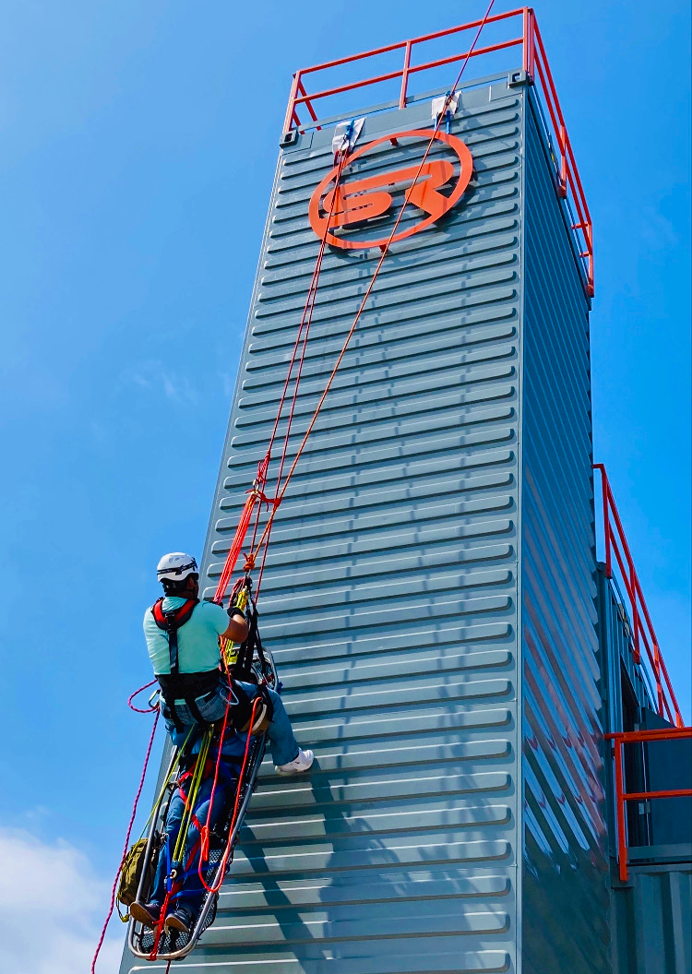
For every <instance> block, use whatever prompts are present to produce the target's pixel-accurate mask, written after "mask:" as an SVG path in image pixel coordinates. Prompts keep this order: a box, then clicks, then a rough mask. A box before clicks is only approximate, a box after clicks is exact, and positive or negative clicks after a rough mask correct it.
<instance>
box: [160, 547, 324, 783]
mask: <svg viewBox="0 0 692 974" xmlns="http://www.w3.org/2000/svg"><path fill="white" fill-rule="evenodd" d="M157 575H158V578H159V581H160V582H161V584H162V585H163V591H164V595H163V597H162V598H160V599H158V600H157V601H156V602H155V603H154V605H153V606H152V607H151V608H150V609H147V611H146V613H145V615H144V635H145V637H146V641H147V649H148V651H149V658H150V660H151V663H152V665H153V667H154V674H155V675H156V679H157V680H158V681H159V685H160V688H161V695H162V697H163V702H164V706H163V708H162V714H163V717H164V719H165V721H166V726H167V728H168V731H169V732H170V734H171V737H172V738H173V742H174V743H176V744H178V743H181V741H182V739H183V738H184V736H185V735H186V734H187V732H188V731H189V729H190V727H191V726H193V725H198V726H201V727H206V726H208V725H209V724H213V723H215V722H216V721H220V720H223V718H224V715H225V713H226V706H227V704H228V703H229V700H230V706H229V718H230V721H231V723H232V726H233V728H234V729H235V731H237V732H242V731H244V730H245V729H246V725H247V722H248V720H249V717H250V712H251V709H252V701H253V700H254V699H255V697H256V696H257V695H258V694H262V696H263V697H264V698H265V703H266V711H267V716H268V718H269V719H270V721H271V722H270V723H269V726H268V728H267V739H268V742H269V749H270V751H271V755H272V759H273V761H274V765H275V770H276V772H277V774H281V775H291V774H298V773H300V772H301V771H307V770H308V769H309V768H310V767H311V765H312V762H313V760H314V755H313V753H312V751H303V750H302V749H301V748H300V747H299V746H298V742H297V741H296V739H295V735H294V733H293V728H292V727H291V721H290V719H289V717H288V714H287V713H286V708H285V707H284V705H283V701H282V700H281V697H280V696H279V694H278V693H276V691H275V690H272V689H271V688H269V687H257V686H255V685H254V684H252V683H245V682H241V681H240V680H233V681H232V687H231V688H229V685H228V681H227V679H226V677H225V676H224V674H223V673H222V671H221V667H220V649H219V637H222V638H226V639H230V640H232V641H233V642H236V643H241V642H242V641H243V640H244V639H245V638H246V637H247V634H248V625H247V622H246V619H245V613H244V612H243V611H242V610H241V609H240V608H238V607H237V606H235V605H233V606H231V608H229V610H228V612H227V611H226V610H225V609H223V608H222V607H221V606H220V605H216V604H214V603H213V602H204V601H202V602H201V601H200V600H199V599H198V595H199V570H198V568H197V562H196V561H195V559H194V558H193V557H192V556H191V555H187V554H185V553H183V552H180V551H174V552H172V553H170V554H167V555H164V556H163V558H162V559H161V560H160V561H159V564H158V566H157Z"/></svg>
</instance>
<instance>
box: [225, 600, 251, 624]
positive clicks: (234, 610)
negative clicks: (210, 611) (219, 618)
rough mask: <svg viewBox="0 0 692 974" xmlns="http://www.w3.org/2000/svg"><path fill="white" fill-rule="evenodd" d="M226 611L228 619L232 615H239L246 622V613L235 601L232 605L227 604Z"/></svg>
mask: <svg viewBox="0 0 692 974" xmlns="http://www.w3.org/2000/svg"><path fill="white" fill-rule="evenodd" d="M227 612H228V618H229V619H232V618H233V616H241V618H242V619H244V620H245V622H247V613H246V612H245V611H244V610H243V609H241V608H240V607H239V606H237V605H236V604H235V603H234V604H233V605H229V607H228V609H227Z"/></svg>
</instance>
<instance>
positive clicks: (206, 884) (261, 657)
mask: <svg viewBox="0 0 692 974" xmlns="http://www.w3.org/2000/svg"><path fill="white" fill-rule="evenodd" d="M494 2H495V0H490V2H489V4H488V7H487V9H486V12H485V14H484V16H483V19H482V21H480V23H479V27H478V30H477V32H476V35H475V37H474V39H473V42H472V44H471V46H470V48H469V50H468V52H467V54H466V57H465V59H464V61H463V63H462V65H461V68H460V70H459V73H458V75H457V77H456V79H455V81H454V84H453V85H452V86H451V88H450V90H449V92H448V94H447V95H446V97H445V100H444V102H443V104H442V106H441V110H440V111H439V113H438V114H437V121H436V124H435V127H434V129H433V132H432V134H431V137H430V141H429V142H428V145H427V147H426V149H425V152H424V154H423V158H422V160H421V162H420V165H419V167H418V169H417V172H416V174H415V176H414V179H413V184H412V187H411V189H413V187H415V185H416V184H417V182H418V180H419V179H420V177H421V174H422V172H423V169H424V167H425V163H426V161H427V159H428V156H429V154H430V151H431V149H432V146H433V143H434V142H435V138H436V136H437V133H438V131H439V129H440V126H441V125H442V124H443V123H444V124H445V125H446V126H447V128H449V125H450V122H451V116H452V114H453V113H454V111H455V109H456V104H455V105H454V108H451V106H452V103H453V101H454V100H455V99H456V97H457V96H456V89H457V86H458V84H459V82H460V81H461V78H462V76H463V74H464V71H465V68H466V65H467V64H468V62H469V59H470V57H471V56H472V54H473V52H474V49H475V46H476V44H477V42H478V39H479V37H480V35H481V32H482V30H483V28H484V26H485V24H486V22H487V20H488V17H489V16H490V12H491V10H492V8H493V5H494ZM358 122H359V123H360V125H358V123H355V122H354V121H353V120H351V121H350V122H348V123H346V124H345V126H344V129H343V133H341V132H337V133H335V139H334V144H333V149H334V152H335V168H336V173H335V177H334V179H333V182H334V189H333V191H332V192H331V194H330V197H331V200H330V204H329V212H328V214H327V219H326V221H325V229H324V233H323V236H322V238H321V241H320V247H319V250H318V254H317V258H316V261H315V267H314V270H313V274H312V279H311V281H310V285H309V288H308V294H307V298H306V301H305V306H304V308H303V312H302V315H301V319H300V324H299V327H298V332H297V335H296V340H295V343H294V346H293V352H292V355H291V359H290V363H289V367H288V371H287V375H286V379H285V382H284V386H283V390H282V394H281V397H280V400H279V406H278V410H277V415H276V419H275V421H274V425H273V429H272V432H271V436H270V439H269V444H268V447H267V451H266V454H265V456H264V458H263V459H262V460H261V461H260V462H259V464H258V467H257V475H256V477H255V480H254V482H253V484H252V487H251V488H250V490H249V491H248V496H247V499H246V501H245V504H244V506H243V509H242V512H241V515H240V518H239V521H238V526H237V528H236V532H235V535H234V537H233V540H232V542H231V545H230V548H229V551H228V554H227V556H226V561H225V563H224V567H223V570H222V572H221V576H220V578H219V582H218V585H217V589H216V593H215V596H214V601H215V602H217V603H218V604H222V603H223V600H224V598H225V596H226V593H227V590H228V586H229V584H230V581H231V578H232V577H233V573H234V571H235V568H236V564H237V561H238V558H239V557H240V554H241V551H242V549H243V546H244V544H245V539H246V536H247V534H248V531H249V529H250V525H251V524H252V523H253V520H254V526H253V532H252V538H251V543H250V548H249V551H248V552H247V554H246V557H245V564H244V572H245V578H244V579H241V581H240V582H239V583H237V584H236V586H235V588H234V590H233V593H234V598H235V599H236V600H237V604H238V605H240V606H241V607H245V606H247V607H248V609H249V610H250V612H249V616H250V618H249V632H248V637H247V639H246V641H245V643H244V644H243V645H242V646H241V647H239V649H238V651H237V652H234V648H233V646H231V645H229V644H228V643H227V642H226V641H222V643H223V645H222V646H221V659H222V664H223V669H224V674H225V677H226V680H227V683H228V690H229V698H228V702H227V705H226V709H225V714H224V718H223V723H222V726H221V730H220V734H219V739H218V744H217V746H216V756H215V761H214V779H213V782H212V788H211V792H210V797H209V808H208V812H207V819H206V823H205V824H204V825H202V826H201V828H200V829H199V833H200V835H199V840H198V844H196V847H195V848H193V850H186V849H185V848H184V843H185V839H186V834H187V828H185V829H183V827H182V825H181V828H180V830H179V833H178V838H177V841H176V848H175V849H174V854H173V859H172V861H171V866H170V875H169V876H168V879H167V887H168V888H167V891H166V898H165V902H164V905H163V908H162V910H161V916H160V919H159V922H158V923H157V925H156V928H155V930H154V931H152V930H151V929H149V928H147V927H143V926H142V925H141V924H139V923H137V922H135V921H132V920H130V926H129V933H128V945H129V948H130V950H131V951H132V952H133V953H134V954H135V955H136V956H138V957H141V958H144V959H147V960H155V959H156V958H157V957H158V958H160V959H162V960H167V961H168V964H169V966H170V963H171V961H172V960H174V959H178V958H181V957H184V956H185V955H186V954H188V953H189V952H190V951H191V950H192V948H193V947H194V945H195V944H196V942H197V940H198V939H199V936H200V934H201V933H202V932H203V931H204V930H205V929H206V928H207V927H208V926H209V924H211V923H212V922H213V920H214V917H215V915H216V902H217V897H218V891H219V889H220V887H221V884H222V883H223V879H224V875H225V873H226V870H227V868H228V865H229V863H230V861H231V858H232V855H233V848H234V846H235V843H236V841H237V836H238V832H239V829H240V826H241V825H242V822H243V819H244V815H245V812H246V810H247V807H248V804H249V801H250V797H251V795H252V791H253V790H254V788H255V785H256V780H257V775H258V772H259V767H260V764H261V763H262V758H263V756H264V750H265V746H266V739H265V735H264V734H263V733H261V731H260V730H259V728H261V727H262V725H263V724H266V722H267V714H266V713H264V714H261V713H260V710H259V708H265V707H266V705H267V700H268V696H267V694H266V692H265V693H262V688H266V686H272V687H273V688H274V689H278V688H280V684H279V683H278V679H277V675H276V668H275V666H274V663H273V659H272V657H271V653H269V652H268V651H267V650H265V649H264V648H263V647H262V643H261V639H260V638H259V633H258V631H257V611H256V601H257V599H258V597H259V591H260V587H261V582H262V577H263V574H264V568H265V564H266V558H267V552H268V548H269V541H270V537H271V531H272V526H273V523H274V519H275V517H276V513H277V510H278V508H279V506H280V504H281V502H282V500H283V498H284V496H285V494H286V490H287V488H288V485H289V483H290V481H291V479H292V477H293V474H294V473H295V470H296V467H297V465H298V463H299V461H300V458H301V456H302V454H303V451H304V450H305V446H306V444H307V442H308V439H309V437H310V435H311V433H312V431H313V429H314V426H315V423H316V422H317V419H318V417H319V414H320V412H321V409H322V407H323V405H324V402H325V400H326V398H327V396H328V394H329V391H330V389H331V387H332V384H333V382H334V379H335V377H336V375H337V372H338V370H339V368H340V366H341V363H342V361H343V359H344V356H345V355H346V352H347V351H348V348H349V345H350V342H351V339H352V337H353V334H354V332H355V330H356V328H357V326H358V323H359V321H360V319H361V317H362V314H363V311H364V310H365V307H366V305H367V303H368V300H369V298H370V295H371V293H372V290H373V288H374V285H375V282H376V280H377V277H378V275H379V273H380V270H381V268H382V265H383V263H384V260H385V258H386V257H387V254H388V253H389V248H390V245H391V243H392V241H393V239H394V237H395V236H396V233H397V230H398V228H399V225H400V223H401V220H402V218H403V215H404V211H405V209H406V206H407V204H408V202H409V200H410V198H411V190H409V191H408V192H407V193H406V194H405V195H404V201H403V204H402V206H401V208H400V210H399V213H398V215H397V218H396V220H395V223H394V226H393V228H392V230H391V232H390V234H389V237H388V239H387V241H386V242H385V243H384V244H382V245H381V251H382V252H381V255H380V258H379V260H378V262H377V265H376V266H375V269H374V271H373V274H372V277H371V279H370V281H369V283H368V286H367V288H366V290H365V292H364V294H363V297H362V300H361V302H360V304H359V306H358V309H357V311H356V314H355V317H354V319H353V321H352V323H351V326H350V328H349V330H348V332H347V334H346V336H345V339H344V342H343V345H342V348H341V350H340V352H339V354H338V356H337V358H336V361H335V363H334V366H333V369H332V371H331V373H330V375H329V377H328V379H327V382H326V384H325V387H324V390H323V392H322V394H321V396H320V398H319V400H318V402H317V405H316V407H315V410H314V412H313V414H312V417H311V418H310V421H309V423H308V425H307V428H306V430H305V432H304V434H303V436H302V438H301V440H300V443H299V445H298V447H297V449H296V452H295V454H294V457H293V460H292V462H291V465H290V467H289V469H288V471H287V472H286V474H285V475H284V466H285V464H286V458H287V454H288V447H289V442H290V436H291V429H292V425H293V419H294V415H295V407H296V402H297V399H298V392H299V387H300V382H301V378H302V372H303V365H304V361H305V356H306V349H307V343H308V338H309V332H310V325H311V322H312V316H313V311H314V308H315V302H316V296H317V291H318V287H319V278H320V273H321V269H322V263H323V259H324V254H325V251H326V246H327V239H328V234H329V229H330V225H331V221H332V217H333V216H334V213H335V208H336V201H337V199H338V198H339V196H340V194H339V189H340V186H341V178H342V174H343V170H344V167H345V164H346V161H347V158H348V155H349V153H350V151H351V149H352V147H353V145H354V144H355V141H356V139H357V138H358V135H359V134H360V129H361V128H362V121H361V120H358ZM356 128H357V131H356ZM337 136H338V138H337ZM294 370H295V374H294ZM291 382H293V390H292V394H291V396H290V399H289V396H288V391H289V388H290V385H291ZM287 401H288V406H287V414H286V416H285V417H284V408H285V407H286V404H287ZM284 418H285V429H284V433H283V448H282V451H281V455H280V457H279V465H278V474H277V479H276V486H275V489H274V492H273V496H272V497H269V496H267V493H266V486H267V480H268V474H269V468H270V464H271V461H272V459H273V455H272V451H273V447H274V443H275V440H276V438H277V434H278V431H279V427H280V425H281V422H282V420H283V419H284ZM263 509H266V511H267V517H266V521H265V523H264V525H263V526H261V515H262V511H263ZM260 528H261V530H260ZM260 556H261V562H260V570H259V576H258V581H257V588H256V592H255V596H254V600H253V598H252V593H251V584H252V583H251V578H250V573H251V572H252V571H253V569H254V568H255V566H256V563H257V561H258V559H259V558H260ZM183 609H185V606H183ZM193 609H194V605H193V606H192V609H190V611H192V610H193ZM161 614H162V615H163V616H164V618H163V619H162V621H164V622H167V623H169V628H168V632H169V640H170V638H171V636H172V637H173V641H174V643H175V662H176V669H175V672H174V667H173V662H174V659H173V649H172V650H171V676H172V677H173V679H174V680H175V678H176V677H177V678H180V676H181V674H180V673H179V672H178V670H177V630H178V629H179V628H180V625H182V624H183V623H178V624H177V625H176V624H175V623H176V621H177V620H176V619H175V618H173V619H172V620H167V619H166V618H165V617H166V613H162V612H161ZM154 617H155V618H156V615H155V616H154ZM171 621H172V623H173V624H172V625H170V622H171ZM157 625H159V622H158V621H157ZM253 627H254V628H253ZM161 628H166V627H165V626H161ZM232 669H233V670H234V672H237V674H238V675H241V674H242V676H243V679H245V678H246V677H247V676H248V675H251V676H253V677H254V679H253V680H252V682H255V683H256V684H257V685H258V687H259V688H260V693H259V694H258V695H257V696H256V697H255V699H254V700H253V701H252V710H251V714H250V721H249V728H250V730H249V732H248V734H247V740H246V745H245V751H244V755H243V761H242V765H241V768H240V773H239V775H238V779H237V786H236V797H235V802H234V805H233V811H232V814H230V816H226V821H225V823H224V826H223V827H222V828H220V829H219V828H218V827H217V829H215V830H212V829H211V828H210V823H211V818H212V808H213V803H214V796H215V791H216V788H217V785H218V780H219V775H220V773H221V766H222V761H221V754H222V750H223V742H224V738H225V734H226V731H227V729H228V727H229V721H228V718H229V709H230V707H231V701H232V697H233V678H232V676H231V670H232ZM217 679H218V676H217ZM154 682H155V681H154ZM152 685H153V683H152V684H147V685H146V686H145V687H142V688H141V689H140V690H138V691H136V693H135V694H133V695H132V697H131V698H130V706H131V707H132V709H134V710H138V708H135V707H134V706H133V705H132V699H133V698H134V697H136V696H137V694H138V693H140V692H141V691H142V690H144V689H147V688H148V687H149V686H152ZM169 689H170V688H169ZM162 692H163V695H164V698H166V697H167V691H166V689H165V688H164V687H163V685H162ZM182 698H183V699H186V700H187V694H184V695H183V697H182ZM178 699H181V698H178ZM166 702H167V704H168V703H169V701H168V699H166ZM169 706H170V704H169ZM191 709H192V708H191ZM149 710H150V711H157V710H158V708H157V707H156V706H151V707H150V708H149ZM139 712H140V713H141V712H145V713H146V712H148V711H142V710H139ZM171 712H172V713H173V711H171ZM192 712H193V716H194V711H192ZM173 716H174V720H176V719H177V718H176V716H175V714H173ZM158 717H159V713H158V712H157V713H156V718H155V721H154V728H153V731H152V737H151V739H150V742H149V748H148V751H147V757H146V761H145V766H144V773H143V775H142V779H141V781H140V786H139V789H138V792H137V797H136V799H135V805H134V809H133V813H132V817H131V820H130V824H129V827H128V831H127V838H126V843H125V850H124V852H123V856H122V859H121V864H120V868H119V870H118V874H117V876H116V881H115V883H114V886H113V891H112V895H111V909H110V912H109V914H108V918H107V920H106V925H104V929H103V932H102V934H101V939H100V941H99V945H98V948H97V951H96V955H95V957H94V960H93V963H92V968H91V970H92V974H95V965H96V959H97V957H98V953H99V950H100V948H101V945H102V943H103V939H104V937H105V930H106V926H107V923H108V920H110V917H111V915H112V912H113V906H114V902H115V895H116V889H117V884H118V878H119V876H120V873H121V870H122V867H123V865H124V863H125V860H126V857H127V853H128V848H129V841H130V833H131V831H132V825H133V823H134V819H135V815H136V811H137V804H138V801H139V796H140V794H141V791H142V786H143V783H144V775H145V773H146V768H147V765H148V761H149V756H150V754H151V747H152V744H153V735H154V732H155V730H156V725H157V722H158ZM258 718H259V719H258ZM268 719H269V720H270V719H271V715H269V717H268ZM256 728H258V731H256ZM213 733H214V732H213V730H212V729H211V728H210V729H208V730H207V731H206V733H205V738H204V740H205V741H208V743H207V745H206V753H205V756H204V763H203V764H202V763H201V755H202V750H203V748H200V753H199V755H198V758H197V762H196V765H195V772H193V776H192V781H191V786H190V789H189V791H188V792H187V794H186V800H185V814H186V815H187V821H188V825H189V822H190V821H191V816H193V815H194V800H195V798H196V795H197V794H198V792H199V786H200V783H201V781H202V772H203V770H204V767H205V766H206V764H207V759H208V753H209V748H210V746H211V739H212V735H213ZM183 749H184V748H183ZM179 757H180V752H174V754H173V756H172V757H171V761H170V764H169V770H168V773H167V775H166V782H165V784H164V787H163V789H162V791H161V793H160V796H159V798H158V799H157V802H156V803H155V806H154V808H153V809H152V814H151V816H150V822H149V826H148V829H149V831H148V835H147V844H146V857H147V861H151V857H152V856H153V855H155V854H156V851H157V846H156V841H157V836H159V835H160V834H161V832H162V830H163V826H164V824H165V814H166V809H167V807H168V801H167V800H166V799H167V798H168V799H169V800H170V797H171V794H172V793H171V788H172V787H173V775H174V766H175V762H176V761H178V760H179ZM198 767H201V769H202V770H201V771H199V773H197V768H198ZM196 824H197V825H199V824H200V823H198V822H197V823H196ZM181 836H182V839H181ZM181 842H182V843H183V846H182V848H179V846H180V843H181ZM176 854H177V855H178V856H179V857H180V858H179V859H178V858H176ZM186 854H187V855H186ZM167 855H168V851H167ZM185 855H186V858H185V859H183V857H184V856H185ZM197 855H199V861H198V866H197V872H198V878H199V880H200V881H201V883H202V886H203V888H204V890H205V894H206V895H205V897H204V900H203V903H202V906H201V908H200V910H199V912H198V914H197V917H196V919H195V922H194V925H193V928H192V929H191V930H190V931H189V932H188V933H184V934H183V933H181V932H180V931H171V930H169V929H168V928H165V927H164V920H165V916H166V912H167V909H168V906H169V904H170V902H171V900H172V899H175V898H176V896H177V895H178V893H179V892H180V884H181V883H182V882H183V880H184V878H185V876H186V870H188V869H189V868H190V865H191V863H192V862H193V861H194V859H195V857H196V856H197ZM183 864H184V869H183V872H182V874H180V873H179V872H178V870H179V868H180V866H181V865H183ZM146 865H147V863H146V862H145V863H144V864H143V866H142V868H141V871H140V879H139V885H138V889H137V899H138V901H139V902H145V901H146V894H147V892H148V890H147V889H146V888H145V887H146V884H147V882H148V881H149V880H148V879H147V877H148V876H150V873H151V870H150V869H148V868H146ZM209 880H211V882H210V881H209ZM176 887H177V888H176Z"/></svg>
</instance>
